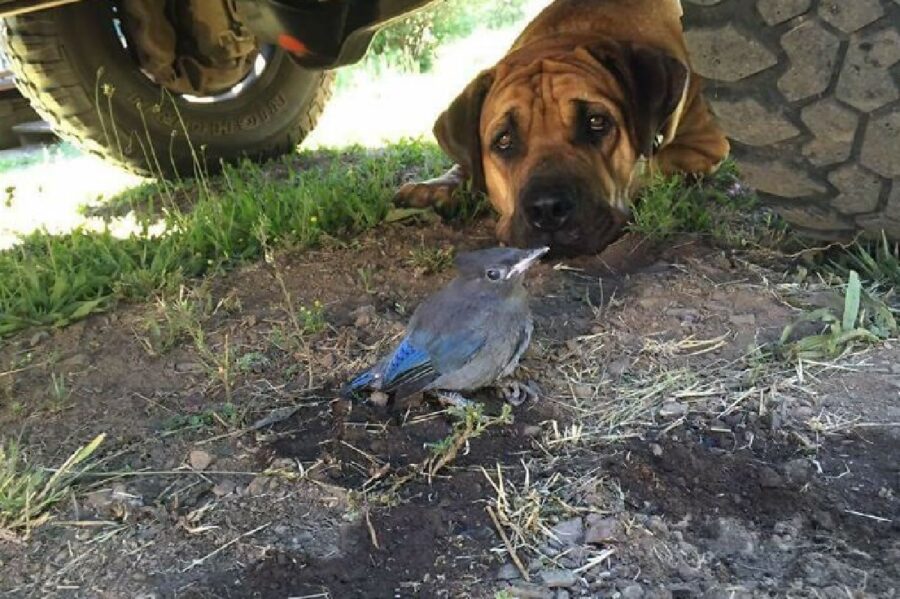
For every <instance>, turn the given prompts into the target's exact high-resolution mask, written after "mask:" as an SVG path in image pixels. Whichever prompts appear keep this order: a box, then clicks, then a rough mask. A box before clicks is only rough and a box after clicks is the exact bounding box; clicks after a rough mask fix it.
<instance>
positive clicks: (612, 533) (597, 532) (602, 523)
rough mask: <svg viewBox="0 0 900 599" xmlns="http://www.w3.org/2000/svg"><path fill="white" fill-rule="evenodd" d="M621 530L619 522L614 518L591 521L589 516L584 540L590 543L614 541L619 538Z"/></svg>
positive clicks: (597, 543)
mask: <svg viewBox="0 0 900 599" xmlns="http://www.w3.org/2000/svg"><path fill="white" fill-rule="evenodd" d="M621 532H622V531H621V528H620V526H619V522H618V520H616V519H615V518H602V519H600V520H597V521H595V522H591V520H590V518H589V519H588V528H587V532H586V533H585V535H584V542H585V543H590V544H592V545H599V544H602V543H610V542H615V541H618V540H619V535H620V534H621Z"/></svg>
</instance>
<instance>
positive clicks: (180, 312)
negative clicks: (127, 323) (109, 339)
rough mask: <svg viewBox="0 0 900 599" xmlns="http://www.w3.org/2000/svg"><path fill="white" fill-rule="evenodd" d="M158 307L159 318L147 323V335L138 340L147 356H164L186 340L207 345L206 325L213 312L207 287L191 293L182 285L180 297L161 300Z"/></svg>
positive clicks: (178, 295) (145, 326)
mask: <svg viewBox="0 0 900 599" xmlns="http://www.w3.org/2000/svg"><path fill="white" fill-rule="evenodd" d="M156 307H157V310H156V311H157V315H156V317H151V318H148V319H147V320H146V322H145V323H144V326H143V328H144V331H143V335H140V336H139V337H138V338H139V339H140V341H141V343H142V344H143V346H144V348H145V349H146V350H147V353H149V354H150V355H152V356H158V355H162V354H164V353H166V352H168V351H170V350H171V349H172V348H173V347H175V345H176V344H178V343H179V342H180V341H182V340H184V339H192V340H193V341H194V343H195V345H198V346H201V345H203V342H204V336H203V328H202V325H203V321H204V320H206V318H207V317H208V315H209V312H210V300H209V296H208V294H207V292H206V290H205V288H204V287H202V286H201V287H200V288H198V289H195V290H194V291H193V292H191V291H188V290H187V288H186V287H185V286H184V285H181V286H180V287H179V289H178V293H177V295H174V296H171V297H168V298H164V297H160V298H157V300H156Z"/></svg>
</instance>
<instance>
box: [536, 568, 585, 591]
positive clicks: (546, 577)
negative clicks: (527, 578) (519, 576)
mask: <svg viewBox="0 0 900 599" xmlns="http://www.w3.org/2000/svg"><path fill="white" fill-rule="evenodd" d="M538 576H540V579H541V580H542V581H544V586H547V587H549V588H551V589H559V588H569V587H573V586H575V583H576V582H578V577H577V576H575V574H573V573H572V572H570V571H569V570H560V569H556V568H554V569H547V570H541V571H540V573H539V574H538Z"/></svg>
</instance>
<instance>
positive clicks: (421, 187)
mask: <svg viewBox="0 0 900 599" xmlns="http://www.w3.org/2000/svg"><path fill="white" fill-rule="evenodd" d="M458 189H459V184H457V183H446V182H443V181H440V180H434V179H432V180H431V181H421V182H412V183H406V184H404V185H403V186H402V187H400V189H398V190H397V192H396V193H395V194H394V204H395V205H397V206H400V207H403V208H435V209H437V210H445V209H447V208H452V207H453V206H455V205H456V201H457V200H456V199H455V197H454V196H455V195H456V192H457V190H458Z"/></svg>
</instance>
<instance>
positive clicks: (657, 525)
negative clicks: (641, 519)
mask: <svg viewBox="0 0 900 599" xmlns="http://www.w3.org/2000/svg"><path fill="white" fill-rule="evenodd" d="M645 526H646V527H647V530H649V531H650V532H652V533H653V534H657V535H666V534H669V527H668V525H667V524H666V523H665V522H664V521H663V519H662V518H660V517H659V516H650V518H648V519H647V524H645Z"/></svg>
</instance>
